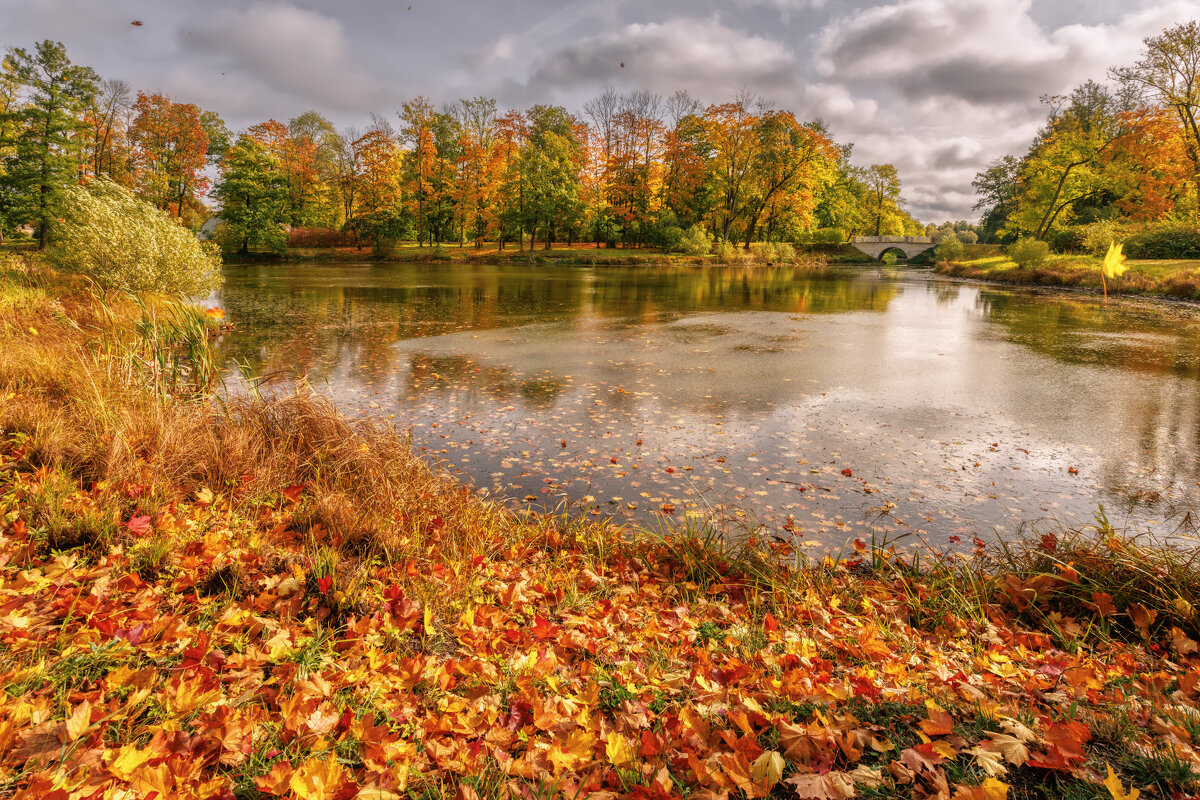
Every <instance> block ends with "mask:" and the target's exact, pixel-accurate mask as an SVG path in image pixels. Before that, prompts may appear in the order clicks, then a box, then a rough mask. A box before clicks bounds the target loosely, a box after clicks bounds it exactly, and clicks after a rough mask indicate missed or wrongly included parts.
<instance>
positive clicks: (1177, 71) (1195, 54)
mask: <svg viewBox="0 0 1200 800" xmlns="http://www.w3.org/2000/svg"><path fill="white" fill-rule="evenodd" d="M1142 43H1143V45H1144V49H1143V52H1142V58H1141V59H1140V60H1139V61H1138V62H1137V63H1135V64H1133V65H1132V66H1129V67H1118V68H1116V69H1113V70H1112V71H1111V73H1112V75H1113V77H1114V78H1116V79H1117V80H1119V81H1121V82H1122V83H1124V84H1126V85H1128V86H1133V87H1137V88H1138V89H1140V90H1142V91H1143V92H1145V93H1146V94H1147V95H1148V96H1149V98H1150V99H1151V100H1153V101H1157V102H1158V103H1161V104H1162V106H1163V107H1165V108H1167V109H1169V110H1170V111H1171V112H1172V113H1174V115H1175V116H1176V118H1177V119H1178V120H1179V124H1180V125H1181V126H1182V131H1183V141H1184V142H1185V147H1186V151H1187V155H1188V158H1189V160H1190V161H1191V163H1192V169H1191V173H1192V175H1191V177H1192V180H1193V182H1198V181H1200V122H1198V121H1197V118H1196V117H1197V112H1200V23H1197V22H1196V20H1192V21H1190V22H1184V23H1181V24H1179V25H1175V26H1174V27H1171V28H1168V29H1166V30H1165V31H1163V32H1162V33H1161V34H1159V35H1158V36H1149V37H1147V38H1146V39H1144V40H1143V42H1142ZM1197 186H1198V189H1197V194H1200V183H1197Z"/></svg>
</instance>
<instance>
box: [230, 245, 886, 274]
mask: <svg viewBox="0 0 1200 800" xmlns="http://www.w3.org/2000/svg"><path fill="white" fill-rule="evenodd" d="M226 261H227V263H230V264H239V263H246V264H259V263H280V262H282V263H292V262H306V263H331V264H336V263H363V262H378V263H393V264H409V263H424V264H436V263H466V264H518V265H557V266H588V267H618V266H625V267H661V266H670V267H678V266H687V267H695V266H707V265H719V266H731V265H734V266H736V265H747V266H754V265H760V266H788V267H805V266H807V267H811V268H813V269H819V268H822V267H824V266H826V265H830V264H868V263H874V262H872V261H871V259H869V258H868V257H867V256H866V255H864V254H863V253H860V252H858V251H857V250H855V249H854V248H852V247H850V246H849V245H842V246H835V245H829V246H826V245H822V246H818V247H814V248H811V249H808V250H801V251H800V252H798V253H797V255H796V257H795V258H794V259H791V260H789V261H787V262H781V263H776V262H774V261H772V260H770V259H768V258H766V257H765V256H764V255H763V254H762V253H760V252H756V251H753V250H752V251H749V252H747V251H746V250H744V249H743V248H740V247H739V248H737V250H736V251H735V252H734V253H733V254H732V255H730V256H728V257H726V258H724V259H722V258H719V257H718V256H715V255H706V256H689V255H685V254H682V253H664V252H663V251H661V250H658V249H656V248H652V247H645V248H631V247H620V248H609V247H596V246H595V245H590V244H584V245H574V246H565V245H563V244H556V245H555V246H554V247H553V248H551V249H550V250H546V249H545V248H543V247H540V246H539V247H536V248H533V249H528V248H527V249H518V248H517V246H516V245H511V246H509V247H508V248H506V249H504V250H497V249H496V248H495V247H494V246H489V247H487V248H479V249H476V248H475V247H472V246H469V245H468V246H464V247H459V246H457V245H442V246H438V247H418V246H417V245H416V244H412V243H406V244H403V245H401V246H399V247H397V248H396V249H395V251H393V252H391V253H389V254H380V253H377V252H375V251H374V250H373V249H372V248H370V247H362V248H357V247H292V248H289V249H288V251H287V253H286V255H283V256H277V255H273V254H267V253H263V254H251V255H250V256H240V255H237V254H231V255H229V256H227V257H226Z"/></svg>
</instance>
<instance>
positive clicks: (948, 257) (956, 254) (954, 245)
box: [933, 238, 967, 261]
mask: <svg viewBox="0 0 1200 800" xmlns="http://www.w3.org/2000/svg"><path fill="white" fill-rule="evenodd" d="M966 252H967V248H966V246H965V245H963V243H962V242H960V241H959V240H958V239H957V238H954V239H945V240H944V241H942V243H941V244H939V245H938V246H937V247H935V248H933V257H934V258H935V259H937V260H938V261H962V259H963V256H964V255H966Z"/></svg>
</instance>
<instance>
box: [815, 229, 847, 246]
mask: <svg viewBox="0 0 1200 800" xmlns="http://www.w3.org/2000/svg"><path fill="white" fill-rule="evenodd" d="M847 238H848V237H847V236H846V232H845V231H844V230H842V229H841V228H817V229H816V230H815V231H813V232H812V240H813V242H814V243H817V244H845V242H846V241H847Z"/></svg>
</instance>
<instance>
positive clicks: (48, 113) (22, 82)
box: [0, 40, 99, 249]
mask: <svg viewBox="0 0 1200 800" xmlns="http://www.w3.org/2000/svg"><path fill="white" fill-rule="evenodd" d="M3 70H4V72H5V74H6V76H8V79H9V80H10V81H11V83H12V84H13V85H15V86H17V87H20V90H21V93H22V95H23V98H22V100H23V102H10V103H9V110H7V111H6V112H4V114H3V116H2V117H0V127H2V128H4V129H5V130H6V132H7V135H8V136H9V137H10V138H9V139H8V142H9V143H10V145H9V146H10V147H11V153H12V154H11V157H10V158H9V159H8V163H7V166H6V168H5V172H4V175H3V176H2V177H0V181H2V185H0V190H2V191H3V193H4V201H3V204H4V207H5V213H6V216H9V218H10V219H17V220H30V221H33V222H35V223H36V224H37V226H38V244H39V247H40V248H41V249H45V248H46V246H47V245H48V244H49V241H50V226H51V223H52V221H53V220H54V219H56V218H57V216H58V206H59V202H60V200H61V198H62V194H63V191H64V190H65V188H66V187H67V186H68V185H70V184H71V183H72V182H73V181H74V179H75V178H76V176H77V175H78V173H79V169H80V167H81V165H82V163H83V161H84V160H85V158H86V154H85V152H84V142H85V139H84V132H85V131H86V127H87V124H86V122H85V120H84V119H83V114H84V111H85V109H86V108H87V107H88V105H89V104H90V103H91V102H92V98H93V97H94V96H95V94H96V91H97V84H98V82H99V76H97V75H96V73H95V71H94V70H92V68H91V67H81V66H78V65H75V64H72V63H71V60H70V59H69V58H68V57H67V52H66V49H65V48H64V47H63V46H62V44H61V43H59V42H52V41H49V40H46V41H43V42H41V43H39V44H38V45H36V47H35V48H34V50H33V52H29V51H27V50H25V49H23V48H20V47H17V48H14V49H13V50H12V51H10V52H9V54H8V55H7V56H6V57H5V58H4V64H3Z"/></svg>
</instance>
